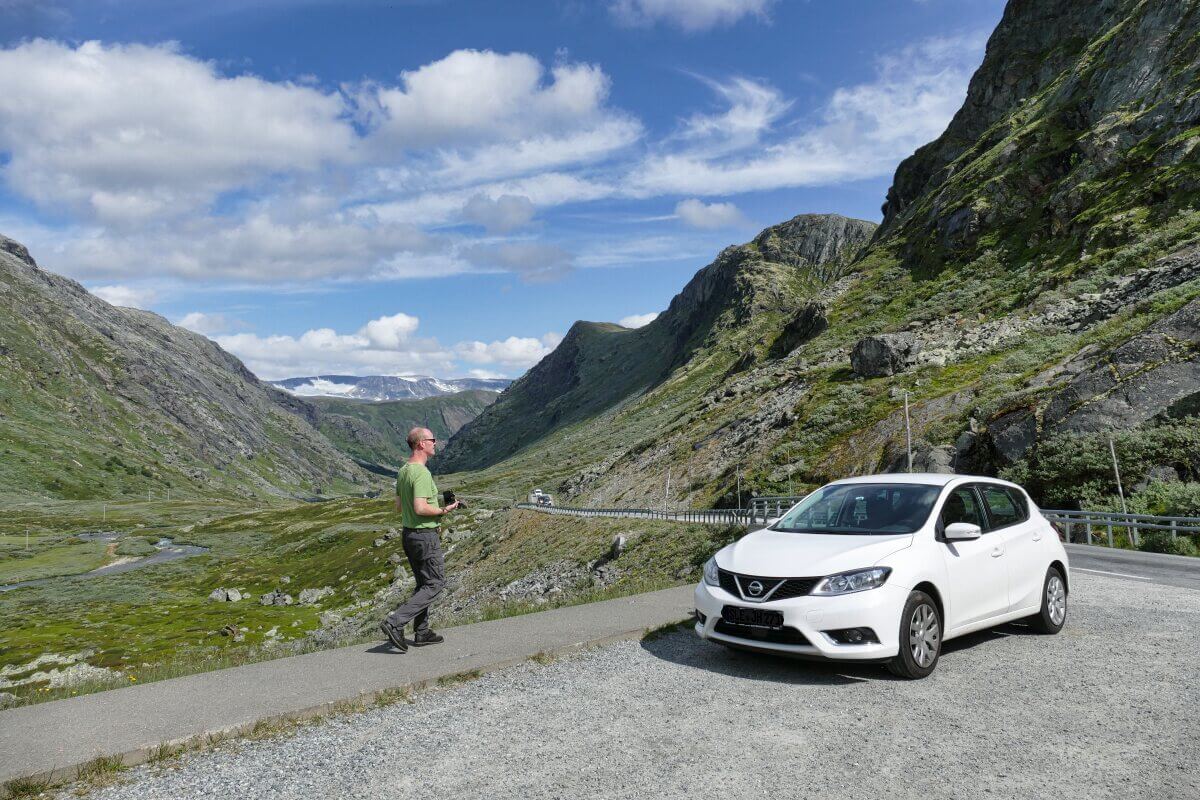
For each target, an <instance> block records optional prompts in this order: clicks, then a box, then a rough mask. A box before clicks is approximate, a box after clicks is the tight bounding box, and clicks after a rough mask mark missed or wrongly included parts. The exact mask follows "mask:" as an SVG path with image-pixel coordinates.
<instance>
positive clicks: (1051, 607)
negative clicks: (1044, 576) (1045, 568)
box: [1046, 574, 1067, 625]
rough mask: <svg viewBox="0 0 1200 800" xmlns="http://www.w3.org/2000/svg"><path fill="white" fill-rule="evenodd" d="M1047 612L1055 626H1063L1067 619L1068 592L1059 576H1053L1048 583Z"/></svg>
mask: <svg viewBox="0 0 1200 800" xmlns="http://www.w3.org/2000/svg"><path fill="white" fill-rule="evenodd" d="M1046 610H1047V611H1048V612H1049V613H1050V621H1051V622H1053V623H1054V624H1055V625H1062V623H1063V620H1064V619H1066V618H1067V590H1066V588H1065V587H1064V586H1063V582H1062V578H1060V577H1058V575H1057V574H1054V575H1051V576H1050V580H1048V581H1046Z"/></svg>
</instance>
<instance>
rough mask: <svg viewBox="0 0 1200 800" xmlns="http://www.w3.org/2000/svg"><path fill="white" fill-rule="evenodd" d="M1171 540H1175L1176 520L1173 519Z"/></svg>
mask: <svg viewBox="0 0 1200 800" xmlns="http://www.w3.org/2000/svg"><path fill="white" fill-rule="evenodd" d="M1171 541H1172V542H1173V541H1175V520H1171Z"/></svg>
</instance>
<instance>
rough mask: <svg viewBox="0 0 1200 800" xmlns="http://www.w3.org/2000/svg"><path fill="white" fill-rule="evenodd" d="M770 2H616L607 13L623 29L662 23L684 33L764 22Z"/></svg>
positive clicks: (639, 0) (620, 0) (761, 0)
mask: <svg viewBox="0 0 1200 800" xmlns="http://www.w3.org/2000/svg"><path fill="white" fill-rule="evenodd" d="M773 2H774V0H616V1H615V2H613V3H612V4H611V5H610V6H609V9H610V10H611V11H612V13H613V15H614V16H615V17H616V18H617V19H618V20H619V21H620V22H623V23H625V24H626V25H637V26H644V25H652V24H654V23H656V22H666V23H668V24H671V25H674V26H675V27H677V28H680V29H681V30H683V31H686V32H688V33H694V32H696V31H703V30H708V29H709V28H713V27H716V26H718V25H730V24H732V23H734V22H737V21H738V20H740V19H741V18H742V17H745V16H756V17H759V18H761V19H765V18H766V15H767V9H768V8H769V7H770V6H771V5H772V3H773Z"/></svg>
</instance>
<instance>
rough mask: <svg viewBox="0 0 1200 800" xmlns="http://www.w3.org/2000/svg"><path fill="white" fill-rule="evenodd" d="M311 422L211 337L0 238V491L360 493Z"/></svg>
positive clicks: (358, 474)
mask: <svg viewBox="0 0 1200 800" xmlns="http://www.w3.org/2000/svg"><path fill="white" fill-rule="evenodd" d="M310 419H311V420H313V421H315V414H314V411H313V409H312V407H311V406H308V405H307V404H305V403H304V402H302V401H299V400H297V399H295V398H293V397H290V396H289V395H287V394H285V393H283V392H281V391H279V390H277V389H274V388H271V387H268V386H266V385H264V384H262V383H260V382H259V381H258V379H257V378H255V377H254V375H252V374H251V373H250V372H249V371H248V370H247V369H246V368H245V366H243V365H242V363H241V362H240V361H238V360H237V359H236V358H234V357H233V356H231V355H230V354H229V353H227V352H225V351H224V350H222V349H221V348H220V347H218V346H217V345H216V344H215V343H214V342H212V341H211V340H209V339H206V338H205V337H203V336H200V335H198V334H194V333H191V332H189V331H186V330H183V329H182V328H177V327H175V326H174V325H171V324H170V323H168V322H167V321H166V320H165V319H163V318H161V317H159V316H157V315H155V314H151V313H149V312H146V311H138V310H136V309H129V308H116V307H113V306H111V305H109V304H108V303H105V302H104V301H102V300H100V299H99V298H97V297H94V296H93V295H91V294H89V293H88V292H87V291H86V290H85V289H84V288H83V287H82V286H80V285H79V284H77V283H75V282H74V281H70V280H67V279H65V278H61V277H59V276H57V275H53V274H51V273H48V272H45V271H43V270H41V269H39V268H38V267H37V265H36V264H35V263H34V260H33V259H32V258H31V257H30V256H29V253H28V252H27V251H26V250H25V248H24V247H22V246H21V245H20V244H18V243H16V242H14V241H12V240H11V239H7V238H4V237H0V493H2V494H12V495H17V496H26V497H37V496H49V497H62V498H73V499H79V498H116V497H121V496H127V495H137V496H145V495H146V493H147V491H149V492H151V493H152V494H153V495H154V496H155V497H162V496H164V495H165V494H166V492H167V490H168V489H170V490H171V494H172V497H179V498H182V497H223V496H227V497H234V496H238V497H259V498H266V497H275V496H284V497H287V496H309V495H313V494H321V493H327V492H338V491H348V490H352V489H355V490H359V491H361V489H362V488H363V487H364V486H365V485H366V484H367V482H368V480H369V476H368V475H367V474H366V473H365V472H364V471H363V470H361V469H360V468H359V467H358V466H356V465H355V464H354V463H353V462H351V461H350V460H349V459H348V458H346V457H345V456H344V455H342V454H341V453H339V452H338V451H337V450H336V449H335V448H334V447H333V445H331V444H330V443H329V441H328V440H326V439H325V437H323V436H322V435H321V434H320V433H318V432H317V431H316V430H315V429H314V428H313V427H312V425H311V424H310Z"/></svg>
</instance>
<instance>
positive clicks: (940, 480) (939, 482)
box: [830, 472, 1020, 488]
mask: <svg viewBox="0 0 1200 800" xmlns="http://www.w3.org/2000/svg"><path fill="white" fill-rule="evenodd" d="M975 481H987V482H988V483H999V484H1002V485H1004V486H1016V487H1017V488H1020V487H1019V486H1017V484H1015V483H1010V482H1009V481H1004V480H1000V479H999V478H992V477H989V476H987V475H957V474H951V475H947V474H945V473H939V472H885V473H881V474H878V475H856V476H855V477H853V478H842V479H841V480H837V481H831V482H830V485H831V486H833V485H841V484H853V483H915V484H920V485H923V486H948V485H950V484H951V483H956V482H961V483H973V482H975Z"/></svg>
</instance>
